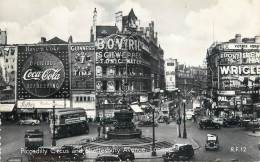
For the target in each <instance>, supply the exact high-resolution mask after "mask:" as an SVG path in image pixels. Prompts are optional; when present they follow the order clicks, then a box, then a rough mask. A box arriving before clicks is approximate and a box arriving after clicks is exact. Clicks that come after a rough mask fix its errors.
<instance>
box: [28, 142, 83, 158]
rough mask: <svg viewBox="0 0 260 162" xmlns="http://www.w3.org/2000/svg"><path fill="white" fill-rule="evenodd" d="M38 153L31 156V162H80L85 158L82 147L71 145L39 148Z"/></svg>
mask: <svg viewBox="0 0 260 162" xmlns="http://www.w3.org/2000/svg"><path fill="white" fill-rule="evenodd" d="M38 150H40V151H39V153H36V154H33V155H32V157H31V161H36V162H38V161H39V162H41V161H46V160H47V161H49V160H53V161H82V160H84V159H85V158H86V155H85V150H84V149H83V147H82V145H77V144H75V145H74V144H72V145H64V146H62V147H39V149H38Z"/></svg>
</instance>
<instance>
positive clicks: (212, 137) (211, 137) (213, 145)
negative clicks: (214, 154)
mask: <svg viewBox="0 0 260 162" xmlns="http://www.w3.org/2000/svg"><path fill="white" fill-rule="evenodd" d="M218 149H219V142H218V135H217V134H207V140H206V144H205V150H218Z"/></svg>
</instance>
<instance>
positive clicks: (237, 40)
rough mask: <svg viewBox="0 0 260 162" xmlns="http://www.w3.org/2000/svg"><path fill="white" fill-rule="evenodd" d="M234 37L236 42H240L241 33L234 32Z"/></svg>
mask: <svg viewBox="0 0 260 162" xmlns="http://www.w3.org/2000/svg"><path fill="white" fill-rule="evenodd" d="M235 39H236V43H241V42H242V41H241V34H236V36H235Z"/></svg>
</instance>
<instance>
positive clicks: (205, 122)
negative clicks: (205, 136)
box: [199, 119, 220, 129]
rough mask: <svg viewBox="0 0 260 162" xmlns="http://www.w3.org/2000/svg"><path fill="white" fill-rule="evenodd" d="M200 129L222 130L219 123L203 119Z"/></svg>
mask: <svg viewBox="0 0 260 162" xmlns="http://www.w3.org/2000/svg"><path fill="white" fill-rule="evenodd" d="M199 125H200V128H201V129H205V128H209V127H211V128H216V129H220V124H219V123H215V122H214V121H213V120H212V119H202V120H200V123H199Z"/></svg>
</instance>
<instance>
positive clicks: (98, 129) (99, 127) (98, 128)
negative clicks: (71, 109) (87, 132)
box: [97, 123, 101, 137]
mask: <svg viewBox="0 0 260 162" xmlns="http://www.w3.org/2000/svg"><path fill="white" fill-rule="evenodd" d="M97 126H98V127H97V131H98V137H100V130H101V126H100V123H98V125H97Z"/></svg>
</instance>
